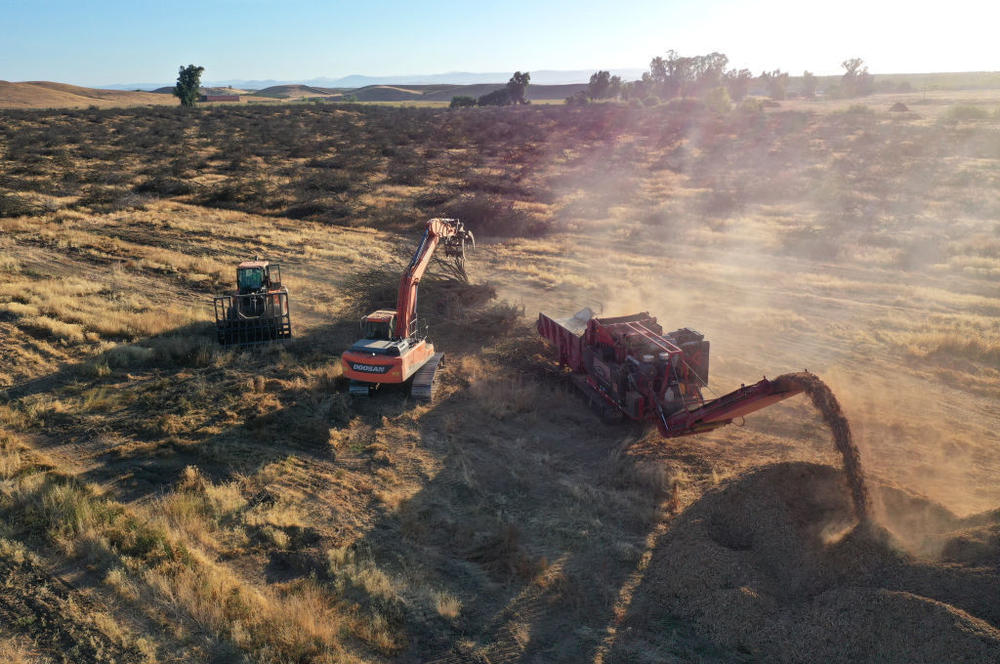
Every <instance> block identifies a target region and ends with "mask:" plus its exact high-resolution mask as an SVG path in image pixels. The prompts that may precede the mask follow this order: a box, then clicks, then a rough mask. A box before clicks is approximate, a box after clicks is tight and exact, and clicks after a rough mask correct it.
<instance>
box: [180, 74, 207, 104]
mask: <svg viewBox="0 0 1000 664" xmlns="http://www.w3.org/2000/svg"><path fill="white" fill-rule="evenodd" d="M203 71H205V68H204V67H195V66H194V65H188V66H187V67H181V68H180V69H179V72H178V74H177V85H175V86H174V96H175V97H177V98H178V99H180V100H181V106H194V103H195V102H196V101H198V88H200V87H201V73H202V72H203Z"/></svg>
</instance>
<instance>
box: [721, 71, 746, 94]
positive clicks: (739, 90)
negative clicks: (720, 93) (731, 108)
mask: <svg viewBox="0 0 1000 664" xmlns="http://www.w3.org/2000/svg"><path fill="white" fill-rule="evenodd" d="M722 80H723V83H725V85H726V90H728V91H729V98H730V99H732V100H733V101H740V100H741V99H743V98H744V97H746V96H747V92H749V91H750V82H751V81H753V74H752V73H751V72H750V70H749V69H740V70H739V71H736V70H735V69H730V70H729V71H727V72H726V73H725V75H723V77H722Z"/></svg>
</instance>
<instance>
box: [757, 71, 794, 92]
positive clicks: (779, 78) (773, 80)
mask: <svg viewBox="0 0 1000 664" xmlns="http://www.w3.org/2000/svg"><path fill="white" fill-rule="evenodd" d="M760 80H761V82H762V83H763V84H764V86H765V87H766V88H767V96H768V97H770V98H771V99H784V98H785V91H786V90H787V89H788V72H783V71H781V70H780V69H775V70H774V71H765V72H761V74H760Z"/></svg>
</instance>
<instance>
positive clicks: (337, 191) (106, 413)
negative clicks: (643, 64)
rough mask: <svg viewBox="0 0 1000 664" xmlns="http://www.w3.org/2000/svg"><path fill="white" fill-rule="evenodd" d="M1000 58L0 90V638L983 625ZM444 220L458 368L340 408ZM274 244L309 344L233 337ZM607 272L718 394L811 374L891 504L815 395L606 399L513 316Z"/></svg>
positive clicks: (550, 646) (733, 638)
mask: <svg viewBox="0 0 1000 664" xmlns="http://www.w3.org/2000/svg"><path fill="white" fill-rule="evenodd" d="M990 94H991V93H990V92H989V91H984V92H982V93H981V94H980V96H978V97H972V98H969V97H968V96H949V93H942V92H936V93H931V94H930V95H928V94H918V93H914V94H911V95H899V96H884V95H879V96H875V97H871V98H869V99H867V100H865V101H864V102H861V103H857V102H835V101H828V102H826V101H824V102H815V103H812V104H807V103H806V102H788V103H786V104H784V105H782V106H779V107H777V108H765V109H762V108H760V107H759V105H754V104H746V105H744V107H742V108H737V109H734V110H733V111H732V112H731V113H729V114H727V115H724V116H718V115H714V114H711V113H708V112H706V111H705V110H704V109H702V108H700V107H699V106H698V105H697V104H691V103H687V102H675V103H672V104H667V105H661V106H655V107H650V108H644V107H641V106H630V105H623V104H601V105H594V106H591V107H584V108H573V107H561V106H559V107H557V106H532V107H524V108H506V109H465V110H459V111H449V110H447V109H435V108H394V107H388V106H367V105H350V106H333V105H330V106H326V105H324V106H311V105H301V106H259V107H256V106H255V107H248V106H238V107H235V106H234V107H227V108H209V109H196V110H195V111H189V110H187V109H180V108H170V107H160V108H146V109H89V110H77V111H73V110H60V111H4V112H2V113H0V157H2V162H0V164H2V166H0V270H2V271H3V274H4V276H5V282H6V287H5V288H4V289H3V290H2V291H0V516H2V518H0V569H2V570H3V574H2V575H0V583H2V585H3V588H2V590H0V616H3V621H2V629H0V659H3V660H4V661H12V662H58V661H72V662H163V663H166V662H179V661H211V662H236V661H246V662H268V663H270V662H275V663H277V662H373V663H374V662H432V661H433V662H441V663H444V662H448V663H455V664H465V663H469V664H472V663H474V662H477V663H478V662H492V663H496V662H525V663H529V662H567V663H568V662H603V663H610V662H678V661H702V662H731V661H737V662H743V661H815V660H816V659H821V660H829V661H942V660H943V659H961V658H963V657H964V658H965V659H967V660H968V661H988V660H990V659H995V658H996V657H997V654H998V653H1000V612H998V607H997V604H996V601H995V598H996V596H997V593H998V592H1000V581H998V578H1000V525H998V524H1000V512H997V511H996V510H997V507H998V506H1000V426H998V425H1000V288H998V286H997V284H998V283H1000V221H998V220H1000V196H998V195H997V194H998V185H1000V114H998V112H997V109H998V108H1000V101H996V100H995V97H990V96H989V95H990ZM896 101H903V102H904V103H906V104H907V105H908V107H909V111H908V112H901V113H900V112H890V111H889V108H890V106H891V105H892V104H893V103H894V102H896ZM443 215H448V216H455V217H459V218H461V219H462V220H463V221H464V222H465V223H466V225H467V226H468V227H470V228H471V229H472V230H473V231H474V232H475V233H476V236H477V239H478V240H479V246H478V248H477V250H476V252H475V253H474V254H472V255H471V257H470V261H469V266H468V267H469V271H470V276H471V280H472V282H473V283H472V285H469V286H460V285H456V284H454V283H450V282H448V281H447V280H446V279H445V278H444V277H442V276H440V275H438V276H433V275H432V276H431V277H429V278H428V280H427V281H426V282H425V284H424V286H423V291H422V297H421V315H422V317H424V318H425V319H426V320H428V321H429V323H430V330H431V335H432V338H433V339H434V340H435V342H436V344H437V345H439V346H440V348H441V349H443V350H445V352H446V353H447V355H448V363H447V365H446V368H445V371H444V377H443V383H444V384H443V389H442V390H441V391H442V392H443V394H442V395H441V397H440V398H439V399H438V400H437V401H436V402H435V403H433V404H431V405H418V404H414V403H412V402H410V401H409V400H408V399H407V398H406V397H405V395H403V394H401V393H394V392H389V393H386V394H382V395H379V397H378V398H376V399H372V400H370V401H363V402H353V401H352V400H351V399H350V397H349V396H348V395H347V390H346V385H345V384H344V380H343V379H342V378H341V376H340V369H339V353H340V352H341V351H342V350H343V349H344V348H346V347H347V346H348V345H350V343H351V342H352V341H353V340H354V338H355V337H356V335H357V333H358V327H357V321H358V319H359V317H360V315H361V314H362V313H364V312H366V311H367V310H369V308H370V307H373V306H377V305H384V304H392V302H391V298H392V296H393V293H394V284H393V280H394V279H395V275H396V274H397V270H398V269H401V266H402V265H403V263H404V262H405V260H406V258H407V256H408V254H409V252H411V251H412V249H413V247H414V245H415V242H416V239H417V237H418V236H419V232H420V230H419V229H420V224H421V223H422V222H423V221H424V220H426V219H428V218H430V217H432V216H443ZM254 254H260V255H262V256H265V257H267V258H269V259H271V260H274V261H278V262H280V263H281V264H282V266H283V269H282V273H283V276H285V281H286V282H287V285H288V286H289V289H290V292H291V306H292V323H293V329H294V338H293V339H292V340H291V341H290V342H289V343H286V344H283V345H273V346H268V347H262V348H254V349H250V350H241V349H233V348H220V347H218V346H217V345H216V344H215V341H214V329H213V325H212V323H211V321H210V319H211V316H212V314H211V296H212V295H213V294H215V293H217V292H220V291H222V290H223V289H225V288H227V287H228V284H229V282H231V281H232V280H233V278H234V268H235V264H236V263H237V262H238V261H239V260H242V259H245V258H246V257H248V256H252V255H254ZM387 297H388V298H389V299H390V301H388V302H387V301H386V298H387ZM584 306H589V307H591V308H594V309H600V310H602V311H603V312H604V313H605V314H609V315H610V314H626V313H633V312H635V311H640V310H648V311H650V312H651V313H653V314H655V315H657V316H658V317H659V318H660V321H661V322H662V323H663V324H664V326H665V327H667V328H669V329H673V328H674V327H680V326H689V327H693V328H695V329H698V330H700V331H701V332H703V333H704V334H705V335H706V337H707V338H708V339H710V340H711V343H712V349H713V350H712V353H713V359H712V363H713V368H712V378H711V385H712V388H713V390H714V391H715V392H716V393H718V394H722V393H725V392H727V391H729V390H731V389H733V388H735V387H737V386H738V385H739V384H740V383H741V382H753V381H756V380H758V379H759V378H760V376H761V375H762V374H767V375H769V376H773V375H777V374H780V373H784V372H787V371H798V370H801V369H803V368H807V369H808V370H810V371H812V372H814V373H816V374H818V375H819V376H821V377H823V379H824V380H826V382H827V383H828V384H830V385H831V386H832V387H833V389H834V390H835V392H836V393H837V395H838V397H839V399H840V401H841V403H842V404H843V405H844V408H845V411H846V413H847V416H848V418H849V419H850V421H851V423H852V425H853V427H854V433H855V438H856V439H857V441H858V443H859V445H860V447H861V451H862V462H863V464H864V466H865V468H866V470H867V473H868V478H869V482H870V484H871V486H872V491H873V494H874V498H875V507H876V512H877V515H878V517H877V518H878V523H879V525H880V526H881V527H884V529H885V530H884V531H883V532H882V533H881V534H880V535H878V536H877V537H874V536H873V537H872V538H868V539H866V538H863V537H861V536H860V535H858V533H857V532H851V531H850V528H851V526H852V525H853V524H851V523H850V517H849V512H850V510H849V508H848V507H847V505H846V501H847V497H846V496H847V494H846V492H845V490H844V487H843V478H842V477H841V476H840V474H839V472H838V470H837V468H839V459H838V456H837V454H836V451H835V450H834V449H833V446H832V444H831V443H830V437H829V432H828V431H826V430H825V428H824V426H823V424H822V422H821V421H820V419H819V418H818V417H817V416H816V415H815V414H814V413H813V412H812V410H811V407H810V406H809V405H808V403H807V402H806V400H805V399H804V398H802V397H797V398H795V399H792V400H790V401H786V402H784V403H783V404H780V405H778V406H774V407H772V408H769V409H767V410H764V411H761V412H759V413H756V414H754V415H752V416H750V417H748V418H747V421H746V423H745V426H743V427H736V426H732V427H728V428H724V429H720V430H718V431H716V432H713V433H710V434H705V435H701V436H695V437H688V438H682V439H675V440H671V441H669V442H664V441H661V440H658V438H657V435H656V433H655V432H653V431H646V430H643V429H641V428H637V427H628V426H611V425H605V424H602V423H601V422H600V420H599V419H598V418H597V417H596V416H595V415H593V414H592V413H591V412H590V411H588V410H587V408H586V405H585V402H584V401H583V400H582V399H580V398H579V397H577V395H576V394H575V393H573V392H572V391H571V389H570V387H569V386H568V385H567V383H566V381H565V380H564V377H563V376H561V375H559V372H558V371H557V370H556V367H555V365H554V364H553V363H552V362H551V361H550V360H549V357H548V354H547V353H546V348H545V346H544V344H543V343H542V342H541V341H540V340H539V339H537V335H535V334H534V332H533V329H532V323H533V320H534V317H535V316H536V315H537V312H538V311H545V312H547V313H551V314H558V315H560V316H563V315H569V314H572V313H574V312H576V311H577V310H578V309H580V308H582V307H584ZM990 510H993V511H992V512H991V511H990Z"/></svg>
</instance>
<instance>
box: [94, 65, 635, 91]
mask: <svg viewBox="0 0 1000 664" xmlns="http://www.w3.org/2000/svg"><path fill="white" fill-rule="evenodd" d="M595 71H596V70H594V69H572V70H554V69H543V70H540V71H533V72H531V82H532V84H534V85H568V84H572V83H586V82H587V81H589V80H590V75H591V74H593V73H594V72H595ZM609 71H610V72H611V73H612V75H615V76H621V77H622V78H623V79H624V80H626V81H631V80H635V79H637V78H639V77H640V76H642V72H643V71H645V70H644V69H610V70H609ZM512 73H513V72H482V73H476V72H462V71H455V72H448V73H446V74H420V75H410V76H364V75H362V74H351V75H350V76H343V77H341V78H328V77H321V78H312V79H309V80H307V81H303V80H300V79H286V80H264V81H248V80H241V79H232V80H224V81H204V82H203V84H204V85H205V86H207V87H214V88H225V87H233V88H239V89H241V90H262V89H264V88H270V87H274V86H276V85H307V86H310V87H317V88H363V87H365V86H369V85H477V84H483V83H506V82H507V80H508V79H509V78H510V76H511V74H512ZM173 85H174V84H173V83H171V82H160V83H112V84H110V85H102V86H100V87H101V88H103V89H105V90H155V89H157V88H162V87H166V86H169V87H173Z"/></svg>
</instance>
